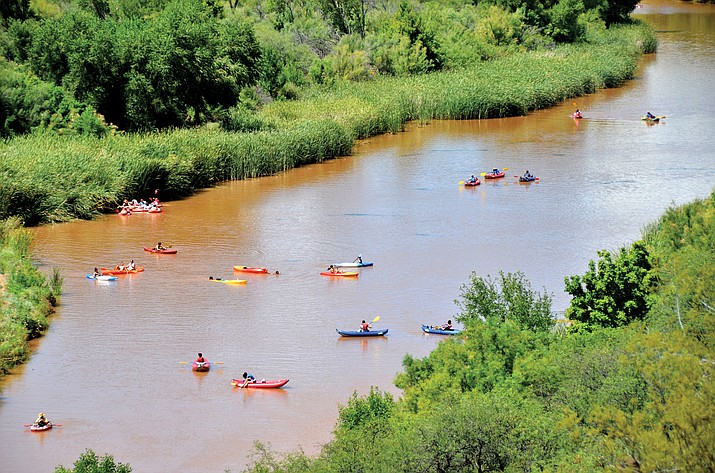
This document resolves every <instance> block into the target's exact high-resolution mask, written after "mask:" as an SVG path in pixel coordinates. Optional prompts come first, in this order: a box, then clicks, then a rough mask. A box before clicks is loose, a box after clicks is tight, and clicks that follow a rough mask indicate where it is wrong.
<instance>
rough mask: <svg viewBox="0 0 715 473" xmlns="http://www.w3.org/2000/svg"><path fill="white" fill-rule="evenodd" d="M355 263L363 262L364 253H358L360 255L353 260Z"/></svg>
mask: <svg viewBox="0 0 715 473" xmlns="http://www.w3.org/2000/svg"><path fill="white" fill-rule="evenodd" d="M353 263H360V264H362V255H361V254H360V255H358V257H357V258H355V259H354V260H353Z"/></svg>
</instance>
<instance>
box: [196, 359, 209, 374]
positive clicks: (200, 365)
mask: <svg viewBox="0 0 715 473" xmlns="http://www.w3.org/2000/svg"><path fill="white" fill-rule="evenodd" d="M191 369H192V370H194V371H198V372H199V373H205V372H206V371H208V370H210V369H211V363H210V362H209V361H194V362H193V363H192V364H191Z"/></svg>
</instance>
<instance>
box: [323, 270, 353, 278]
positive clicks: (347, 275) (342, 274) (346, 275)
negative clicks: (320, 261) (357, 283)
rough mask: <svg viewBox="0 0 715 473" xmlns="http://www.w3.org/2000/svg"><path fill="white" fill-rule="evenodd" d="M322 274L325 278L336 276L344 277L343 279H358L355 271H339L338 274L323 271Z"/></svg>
mask: <svg viewBox="0 0 715 473" xmlns="http://www.w3.org/2000/svg"><path fill="white" fill-rule="evenodd" d="M320 274H322V275H323V276H335V277H343V278H356V277H358V274H360V273H358V272H355V271H338V272H335V273H333V272H331V271H321V272H320Z"/></svg>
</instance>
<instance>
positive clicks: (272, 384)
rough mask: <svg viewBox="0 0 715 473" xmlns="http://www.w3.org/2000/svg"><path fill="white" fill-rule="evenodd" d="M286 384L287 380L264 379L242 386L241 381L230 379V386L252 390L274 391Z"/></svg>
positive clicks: (242, 382)
mask: <svg viewBox="0 0 715 473" xmlns="http://www.w3.org/2000/svg"><path fill="white" fill-rule="evenodd" d="M287 382H288V380H287V379H264V380H261V381H255V382H253V383H248V384H244V383H245V381H244V380H243V379H232V380H231V386H236V387H244V388H252V389H276V388H280V387H282V386H284V385H285V384H286V383H287Z"/></svg>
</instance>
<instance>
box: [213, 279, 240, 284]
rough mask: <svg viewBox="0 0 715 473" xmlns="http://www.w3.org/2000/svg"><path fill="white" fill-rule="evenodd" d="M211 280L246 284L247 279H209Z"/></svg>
mask: <svg viewBox="0 0 715 473" xmlns="http://www.w3.org/2000/svg"><path fill="white" fill-rule="evenodd" d="M209 281H211V282H222V283H224V284H246V283H247V282H248V279H209Z"/></svg>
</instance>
